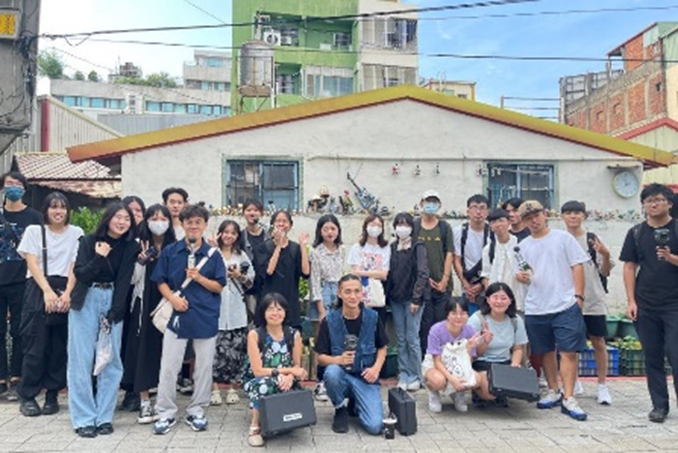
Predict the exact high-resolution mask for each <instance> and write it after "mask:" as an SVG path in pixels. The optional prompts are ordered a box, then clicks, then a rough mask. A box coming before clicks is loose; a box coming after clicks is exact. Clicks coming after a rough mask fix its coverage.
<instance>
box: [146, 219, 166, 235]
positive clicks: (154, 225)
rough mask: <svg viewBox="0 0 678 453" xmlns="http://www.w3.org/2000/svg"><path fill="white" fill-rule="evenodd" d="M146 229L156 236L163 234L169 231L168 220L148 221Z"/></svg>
mask: <svg viewBox="0 0 678 453" xmlns="http://www.w3.org/2000/svg"><path fill="white" fill-rule="evenodd" d="M148 229H149V230H151V233H153V234H155V235H156V236H160V235H162V234H165V232H166V231H167V230H168V229H169V220H150V221H149V222H148Z"/></svg>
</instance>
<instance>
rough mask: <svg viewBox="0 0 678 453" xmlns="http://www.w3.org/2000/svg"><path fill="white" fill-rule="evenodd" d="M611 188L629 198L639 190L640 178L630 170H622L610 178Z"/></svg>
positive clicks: (621, 195)
mask: <svg viewBox="0 0 678 453" xmlns="http://www.w3.org/2000/svg"><path fill="white" fill-rule="evenodd" d="M612 188H613V189H614V191H615V193H616V194H617V195H619V196H620V197H622V198H631V197H633V196H635V195H636V194H638V191H639V190H640V180H639V179H638V177H637V176H636V174H635V173H634V172H633V171H632V170H623V171H620V172H619V173H617V174H616V175H614V177H613V178H612Z"/></svg>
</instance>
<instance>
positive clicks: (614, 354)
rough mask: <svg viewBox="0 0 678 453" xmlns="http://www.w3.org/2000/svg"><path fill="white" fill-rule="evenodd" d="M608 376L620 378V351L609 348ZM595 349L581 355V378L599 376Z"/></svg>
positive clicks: (587, 350) (589, 349)
mask: <svg viewBox="0 0 678 453" xmlns="http://www.w3.org/2000/svg"><path fill="white" fill-rule="evenodd" d="M607 357H608V359H607V375H608V376H619V349H617V348H613V347H608V348H607ZM597 374H598V373H597V372H596V359H595V357H594V351H593V348H588V349H586V350H585V351H583V352H581V353H579V376H597Z"/></svg>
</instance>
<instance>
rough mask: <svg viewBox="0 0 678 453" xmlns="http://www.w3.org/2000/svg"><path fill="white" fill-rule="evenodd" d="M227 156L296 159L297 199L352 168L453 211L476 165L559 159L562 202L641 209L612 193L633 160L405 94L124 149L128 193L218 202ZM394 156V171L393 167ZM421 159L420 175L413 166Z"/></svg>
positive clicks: (391, 198)
mask: <svg viewBox="0 0 678 453" xmlns="http://www.w3.org/2000/svg"><path fill="white" fill-rule="evenodd" d="M224 156H225V157H227V158H233V159H243V158H245V159H259V158H264V159H265V158H275V159H279V160H285V159H295V160H299V161H300V163H301V167H300V168H301V194H302V197H301V198H302V199H301V200H300V201H301V202H300V206H304V205H305V203H306V201H307V200H308V199H309V198H310V197H312V196H313V195H314V194H315V193H317V192H318V189H319V187H320V186H323V185H325V186H327V187H328V188H329V189H330V193H331V194H333V195H337V194H339V193H341V192H342V191H343V190H344V189H352V188H351V185H350V184H349V183H348V181H347V180H346V173H347V172H350V173H351V175H352V176H354V177H355V178H356V179H357V181H358V183H359V184H360V185H363V186H365V187H366V188H367V189H368V190H370V191H372V192H373V193H374V194H375V195H377V196H378V197H379V198H380V199H381V201H382V204H384V205H386V206H390V207H393V208H394V209H395V210H399V209H405V208H408V209H409V208H410V207H411V206H412V205H413V204H414V203H416V202H417V201H418V197H419V194H420V193H421V192H423V191H424V190H426V189H429V188H436V189H438V190H439V191H440V192H441V194H442V195H443V204H444V205H445V207H446V208H447V209H457V210H459V209H463V207H464V206H465V200H466V198H467V197H468V196H469V195H472V194H473V193H479V192H483V190H484V178H483V176H479V175H478V174H477V173H478V166H479V165H480V164H482V163H483V162H488V161H493V162H496V161H511V162H530V163H549V164H556V175H555V177H556V191H555V192H556V193H555V198H556V200H555V201H556V204H557V205H559V204H560V203H562V202H563V201H566V200H568V199H573V198H576V199H583V200H585V201H587V203H588V205H589V207H591V208H592V209H603V210H611V209H619V210H624V211H626V210H628V209H638V208H639V202H638V200H637V199H631V200H628V199H623V198H620V197H619V196H617V195H616V194H615V193H614V191H613V190H612V177H613V175H614V172H613V171H611V170H610V169H608V168H607V167H608V166H610V165H615V164H618V163H626V164H628V163H629V162H632V161H631V160H630V159H627V158H623V157H619V156H616V155H614V154H611V153H608V152H604V151H600V150H597V149H593V148H589V147H586V146H583V145H579V144H575V143H572V142H568V141H564V140H559V139H555V138H552V137H548V136H545V135H540V134H537V133H532V132H528V131H525V130H523V129H519V128H515V127H509V126H506V125H503V124H499V123H494V122H491V121H487V120H483V119H479V118H475V117H471V116H468V115H463V114H459V113H455V112H450V111H447V110H444V109H440V108H437V107H432V106H429V105H425V104H422V103H419V102H414V101H408V100H404V101H398V102H394V103H390V104H383V105H379V106H374V107H367V108H362V109H357V110H352V111H348V112H343V113H337V114H333V115H326V116H321V117H316V118H312V119H308V120H303V121H293V122H290V123H284V124H279V125H275V126H270V127H266V128H258V129H254V130H249V131H242V132H237V133H233V134H228V135H224V136H219V137H213V138H207V139H203V140H196V141H189V142H184V143H179V144H175V145H170V146H165V147H159V148H154V149H149V150H145V151H142V152H137V153H131V154H127V155H124V156H123V158H122V175H123V187H124V191H125V193H136V194H138V195H140V196H143V197H154V196H157V194H159V193H160V192H161V191H162V190H163V189H164V188H165V187H167V186H170V185H180V186H182V187H185V188H186V189H187V190H188V191H189V193H190V194H191V197H192V199H193V200H196V201H197V200H203V201H205V202H206V203H208V204H212V205H214V206H220V205H222V204H224V198H225V197H224V194H223V192H224V190H223V187H222V183H223V179H222V178H223V172H224V168H223V167H224V165H223V160H222V159H223V157H224ZM159 163H161V167H160V168H158V164H159ZM395 163H398V164H399V166H400V170H401V172H400V174H399V175H397V176H394V175H392V173H391V168H392V167H393V165H394V164H395ZM436 163H438V164H439V166H440V171H441V173H440V174H439V175H437V176H436V175H434V168H435V165H436ZM416 165H419V166H420V168H421V170H422V174H421V176H415V175H414V174H413V172H414V168H415V166H416ZM151 168H153V169H160V170H161V171H153V172H150V171H149V169H151Z"/></svg>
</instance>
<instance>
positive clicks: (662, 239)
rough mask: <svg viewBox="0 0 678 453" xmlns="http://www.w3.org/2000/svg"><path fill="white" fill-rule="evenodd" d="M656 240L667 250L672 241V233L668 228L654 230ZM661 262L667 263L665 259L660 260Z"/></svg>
mask: <svg viewBox="0 0 678 453" xmlns="http://www.w3.org/2000/svg"><path fill="white" fill-rule="evenodd" d="M654 240H655V242H656V243H657V244H659V246H660V247H663V248H666V246H667V244H668V243H669V241H670V240H671V232H670V231H669V229H668V228H659V229H656V230H654ZM660 260H661V261H665V260H664V259H663V258H660Z"/></svg>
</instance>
